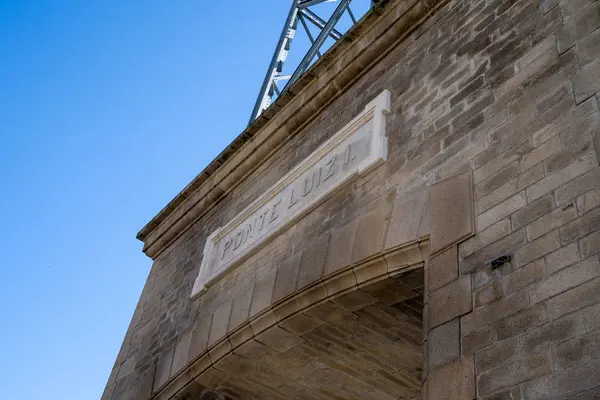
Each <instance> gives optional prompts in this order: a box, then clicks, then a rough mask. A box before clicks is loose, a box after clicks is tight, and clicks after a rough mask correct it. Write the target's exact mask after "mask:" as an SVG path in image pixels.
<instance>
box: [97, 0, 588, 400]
mask: <svg viewBox="0 0 600 400" xmlns="http://www.w3.org/2000/svg"><path fill="white" fill-rule="evenodd" d="M384 90H388V91H389V92H390V93H391V107H390V112H389V114H388V115H387V117H386V128H385V129H386V134H387V140H388V156H387V161H385V162H383V163H381V164H380V165H378V166H377V167H376V168H374V169H372V170H370V171H368V173H366V174H363V175H360V176H358V177H356V179H354V180H353V181H351V182H349V183H348V184H347V185H344V186H343V187H342V188H341V189H339V190H337V191H336V192H335V193H333V194H332V195H331V196H329V197H328V198H327V199H325V200H324V201H323V202H322V203H321V204H319V205H318V206H317V207H316V208H314V209H313V210H312V211H310V212H309V213H308V214H307V215H305V216H304V217H302V219H300V220H299V221H298V222H297V223H295V224H294V225H293V226H291V227H290V228H288V229H286V230H285V231H283V232H282V233H281V234H279V235H277V237H275V238H274V239H273V240H271V241H269V242H268V243H266V244H265V245H264V246H261V247H260V249H258V250H257V251H256V252H254V253H252V254H251V255H249V256H248V257H247V258H245V259H244V260H243V262H241V263H240V264H239V265H237V266H236V267H235V268H234V269H233V270H232V271H230V272H228V273H227V274H225V275H224V276H222V277H221V278H220V279H219V280H218V281H216V282H215V283H214V284H213V285H211V286H209V287H208V290H207V291H206V292H205V293H203V294H202V295H200V296H197V297H194V298H191V296H190V294H191V293H192V287H193V285H194V280H195V279H196V276H197V275H198V270H199V267H200V265H201V263H202V258H203V249H204V246H205V243H206V240H207V238H208V236H209V235H210V234H211V233H212V232H214V231H215V230H216V229H218V228H219V227H221V226H223V225H225V224H226V223H227V222H228V221H230V220H231V219H232V218H233V217H234V216H235V215H236V214H238V213H239V212H240V211H241V210H242V209H244V208H245V207H246V206H248V205H249V204H250V203H251V202H253V201H254V200H255V199H257V198H258V197H259V196H260V195H261V194H262V193H264V192H265V191H266V190H267V189H268V188H269V187H271V186H272V185H273V184H274V183H275V182H277V181H278V180H279V179H280V178H281V177H283V176H284V175H285V174H286V173H287V171H289V170H290V169H291V168H293V167H294V166H295V165H297V164H298V163H299V162H301V161H302V160H303V159H305V158H306V157H307V156H308V155H309V154H311V153H312V152H313V151H315V149H317V148H318V147H319V146H320V145H321V144H322V143H323V142H324V141H326V140H327V139H328V138H330V137H331V136H332V135H334V134H335V133H336V132H337V131H339V130H340V129H341V128H342V127H344V126H345V125H346V124H347V123H348V122H349V121H350V120H351V119H352V118H354V117H355V116H356V115H357V114H359V113H360V112H361V110H363V108H364V107H365V105H366V104H368V103H369V102H370V101H371V100H372V99H374V98H375V97H376V96H378V95H379V94H380V93H381V92H382V91H384ZM599 101H600V1H598V0H388V1H380V2H378V4H377V6H375V7H374V9H373V10H371V11H370V12H369V13H368V14H367V15H366V16H365V17H364V18H363V19H362V20H361V21H360V22H359V24H358V25H357V26H356V27H355V28H353V29H352V30H351V32H349V33H348V34H347V35H346V36H345V38H344V39H342V40H341V41H340V42H339V43H338V44H336V46H334V48H332V49H331V50H330V51H329V52H328V53H327V54H325V56H324V57H323V58H322V59H321V60H320V61H319V62H317V63H316V64H315V65H314V66H313V67H312V68H311V70H309V71H308V73H307V74H306V75H305V76H304V77H303V78H301V79H300V80H299V81H298V82H297V83H296V84H294V85H293V87H292V88H291V89H290V92H289V93H286V94H284V95H283V96H282V97H281V98H279V99H278V101H277V102H275V103H274V104H273V105H272V106H271V107H270V108H269V110H267V111H266V112H265V113H264V114H263V116H261V117H260V118H259V119H258V120H257V121H255V123H253V124H252V125H251V126H250V127H249V128H248V129H247V130H246V131H245V132H244V133H242V134H241V135H240V137H238V138H237V139H236V140H235V141H234V142H233V143H232V145H231V146H229V147H228V148H227V149H226V150H225V151H224V152H223V153H222V155H221V156H220V157H219V158H218V159H217V160H215V162H213V163H212V164H211V165H210V166H209V167H207V169H205V170H204V171H203V172H202V173H201V174H200V175H199V176H198V177H197V178H196V179H195V180H194V181H193V182H192V183H191V184H190V185H189V186H188V187H187V188H185V189H184V191H182V193H181V194H180V195H178V197H177V198H176V199H174V200H173V201H172V202H171V203H170V204H169V205H168V206H167V207H166V208H165V209H163V210H162V211H161V213H160V214H159V215H158V216H157V217H156V218H155V219H153V220H152V221H151V223H150V224H148V226H147V227H146V228H144V229H143V230H142V232H140V235H139V237H140V239H141V240H143V241H144V244H145V247H144V251H145V252H146V254H148V255H149V256H150V257H151V258H152V259H153V261H154V263H153V266H152V269H151V271H150V273H149V276H148V280H147V282H146V285H145V287H144V289H143V292H142V295H141V298H140V300H139V303H138V306H137V308H136V310H135V313H134V315H133V319H132V321H131V324H130V326H129V329H128V331H127V334H126V336H125V338H124V341H123V345H122V347H121V350H120V351H119V354H118V356H117V359H116V362H115V365H114V368H113V370H112V372H111V374H110V377H109V379H108V382H107V385H106V389H105V391H104V394H103V396H102V400H149V399H156V400H158V399H178V400H184V399H189V400H195V399H225V398H244V399H245V398H264V399H271V398H273V399H291V398H297V399H304V398H306V399H345V398H348V399H351V398H352V399H354V398H356V399H371V398H377V399H388V398H389V399H394V398H406V399H416V398H423V399H435V400H438V399H456V400H470V399H486V400H492V399H493V400H505V399H506V400H509V399H511V400H541V399H556V400H567V399H569V400H588V399H598V398H600V258H599V257H600V256H599V253H600V164H599V161H598V160H599V154H600V109H599ZM501 256H509V257H510V261H508V262H506V263H504V264H503V265H500V266H497V267H492V265H491V262H492V261H494V260H495V259H498V258H499V257H501ZM317 366H318V368H317ZM315 368H316V369H315Z"/></svg>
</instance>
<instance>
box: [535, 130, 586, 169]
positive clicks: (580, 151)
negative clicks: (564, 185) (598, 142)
mask: <svg viewBox="0 0 600 400" xmlns="http://www.w3.org/2000/svg"><path fill="white" fill-rule="evenodd" d="M592 151H594V150H593V145H592V142H591V140H590V138H589V137H587V136H583V137H581V138H580V139H579V140H577V141H575V142H574V143H572V144H571V145H570V146H568V147H566V148H564V149H563V150H562V151H560V152H559V153H557V154H555V155H553V156H551V157H549V158H548V159H546V161H545V162H544V164H545V166H546V172H547V173H548V174H551V173H552V172H555V171H560V170H562V169H564V168H565V167H566V166H567V165H569V164H571V163H572V162H573V161H575V160H577V159H579V158H581V157H582V156H583V155H584V154H586V153H589V152H592Z"/></svg>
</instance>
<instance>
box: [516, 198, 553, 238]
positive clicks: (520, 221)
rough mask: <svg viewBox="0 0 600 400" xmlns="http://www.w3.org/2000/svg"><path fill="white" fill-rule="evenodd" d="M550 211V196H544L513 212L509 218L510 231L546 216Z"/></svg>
mask: <svg viewBox="0 0 600 400" xmlns="http://www.w3.org/2000/svg"><path fill="white" fill-rule="evenodd" d="M551 210H552V196H544V197H541V198H539V199H537V200H536V201H534V202H532V203H530V204H528V205H527V206H526V207H524V208H522V209H520V210H519V211H517V212H515V213H514V214H513V215H511V217H510V221H511V226H512V229H514V230H517V229H519V228H521V227H522V226H525V225H527V224H529V223H530V222H532V221H534V220H536V219H538V218H539V217H541V216H543V215H545V214H548V213H549V212H550V211H551Z"/></svg>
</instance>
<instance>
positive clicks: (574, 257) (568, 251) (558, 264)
mask: <svg viewBox="0 0 600 400" xmlns="http://www.w3.org/2000/svg"><path fill="white" fill-rule="evenodd" d="M579 259H580V258H579V248H578V246H577V243H571V244H570V245H568V246H565V247H562V248H560V249H558V250H556V251H555V252H553V253H550V254H548V255H547V256H546V271H547V272H548V274H553V273H555V272H556V271H559V270H561V269H563V268H564V267H566V266H568V265H571V264H573V263H576V262H577V261H579Z"/></svg>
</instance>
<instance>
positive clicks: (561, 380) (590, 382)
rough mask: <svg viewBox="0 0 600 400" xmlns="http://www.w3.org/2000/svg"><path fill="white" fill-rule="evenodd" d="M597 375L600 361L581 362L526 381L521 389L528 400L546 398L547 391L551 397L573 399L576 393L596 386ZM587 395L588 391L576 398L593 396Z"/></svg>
mask: <svg viewBox="0 0 600 400" xmlns="http://www.w3.org/2000/svg"><path fill="white" fill-rule="evenodd" d="M598 376H600V363H597V362H593V363H583V364H580V365H577V366H575V367H573V368H568V369H564V370H559V371H556V372H554V373H552V374H548V375H546V376H542V377H539V378H537V379H533V380H531V381H529V382H526V383H524V384H523V386H522V390H523V394H524V395H525V396H526V397H525V398H526V399H528V400H546V399H547V398H548V393H552V397H553V398H556V399H560V400H573V399H576V398H577V397H578V396H577V395H576V393H581V392H584V391H586V390H589V389H592V388H595V387H597V386H598ZM588 395H589V393H586V395H585V396H583V397H579V398H577V400H580V399H581V400H588V399H593V398H594V397H587V396H588ZM563 396H564V397H563Z"/></svg>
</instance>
